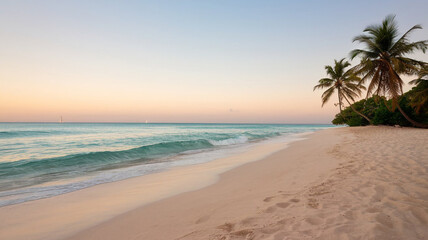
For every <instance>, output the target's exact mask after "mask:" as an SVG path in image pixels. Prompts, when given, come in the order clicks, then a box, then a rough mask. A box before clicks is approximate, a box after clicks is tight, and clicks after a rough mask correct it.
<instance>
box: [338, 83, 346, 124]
mask: <svg viewBox="0 0 428 240" xmlns="http://www.w3.org/2000/svg"><path fill="white" fill-rule="evenodd" d="M337 97H338V98H339V110H340V116H342V118H343V119H345V118H344V117H343V113H342V98H341V97H340V90H339V89H338V90H337Z"/></svg>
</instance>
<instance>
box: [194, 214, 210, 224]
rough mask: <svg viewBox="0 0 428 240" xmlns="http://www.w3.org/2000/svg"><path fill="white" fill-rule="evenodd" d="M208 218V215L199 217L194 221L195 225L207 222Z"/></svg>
mask: <svg viewBox="0 0 428 240" xmlns="http://www.w3.org/2000/svg"><path fill="white" fill-rule="evenodd" d="M209 218H210V216H209V215H206V216H203V217H200V218H199V219H198V220H196V222H195V223H196V224H199V223H203V222H205V221H207V220H208V219H209Z"/></svg>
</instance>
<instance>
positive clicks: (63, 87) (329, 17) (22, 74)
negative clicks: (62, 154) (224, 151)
mask: <svg viewBox="0 0 428 240" xmlns="http://www.w3.org/2000/svg"><path fill="white" fill-rule="evenodd" d="M427 8H428V3H427V2H426V1H358V2H351V1H298V2H297V1H296V2H291V1H229V0H227V1H197V0H194V1H187V0H183V1H176V0H171V1H18V0H12V1H4V0H1V1H0V43H1V44H0V121H43V122H50V121H58V120H59V117H60V116H61V115H62V116H63V118H64V120H65V121H69V122H71V121H78V122H79V121H80V122H92V121H95V122H142V121H145V120H148V121H150V122H257V123H329V122H330V121H331V119H332V118H333V117H334V115H335V114H336V113H337V111H338V110H337V108H336V107H334V106H333V103H334V102H335V101H334V100H333V101H331V102H330V103H328V104H327V105H326V106H325V107H324V108H321V101H320V95H321V93H322V92H321V91H317V92H313V91H312V88H313V86H314V85H315V84H316V82H317V81H318V79H320V78H323V77H325V71H324V65H327V64H329V65H330V64H332V63H333V59H340V58H342V57H347V56H348V53H349V51H350V50H352V49H354V48H357V47H358V45H357V44H355V43H352V38H353V37H354V36H356V35H358V34H360V33H361V32H362V30H363V29H364V28H365V27H366V26H367V25H370V24H376V23H380V22H381V21H382V19H383V18H384V17H385V16H386V15H388V14H391V13H392V14H396V15H397V17H396V19H397V21H398V23H399V27H400V29H401V31H402V32H404V31H405V30H407V29H408V28H410V27H411V26H413V25H415V24H422V25H423V26H424V27H425V28H424V29H423V30H419V31H417V32H416V33H415V34H413V35H412V37H411V39H412V40H414V41H416V40H424V39H428V18H427V17H426V9H427ZM413 57H415V58H417V59H420V60H424V61H428V56H427V54H425V55H422V54H418V55H414V56H413ZM407 89H408V87H407Z"/></svg>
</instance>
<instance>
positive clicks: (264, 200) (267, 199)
mask: <svg viewBox="0 0 428 240" xmlns="http://www.w3.org/2000/svg"><path fill="white" fill-rule="evenodd" d="M273 198H274V196H272V197H267V198H265V199H263V202H270V201H271V200H272V199H273Z"/></svg>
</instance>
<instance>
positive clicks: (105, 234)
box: [0, 127, 428, 240]
mask: <svg viewBox="0 0 428 240" xmlns="http://www.w3.org/2000/svg"><path fill="white" fill-rule="evenodd" d="M306 137H307V139H305V140H302V141H297V142H293V143H291V144H290V146H288V147H287V148H285V149H283V148H284V146H285V145H284V144H278V143H277V144H270V145H264V146H259V147H258V149H252V150H249V151H248V152H247V153H246V154H244V155H241V156H240V157H239V159H247V160H248V158H252V160H251V161H249V162H250V163H246V164H245V165H242V166H240V167H237V168H233V166H237V165H239V164H235V165H233V166H231V165H227V166H225V163H226V162H228V161H230V160H231V159H228V160H227V161H223V162H218V161H213V162H210V163H206V164H200V165H195V166H190V167H185V168H181V169H177V170H176V172H175V173H174V171H171V172H172V175H170V176H171V178H170V179H169V181H170V182H175V178H177V179H178V178H180V179H193V178H186V177H185V176H193V175H194V174H197V177H198V178H200V179H201V181H200V182H197V183H194V182H190V181H189V180H187V182H186V180H183V181H182V182H179V183H180V184H177V185H175V186H172V185H170V184H169V183H168V184H166V185H169V186H172V188H171V189H165V188H161V185H162V184H163V183H165V181H166V180H165V179H164V177H165V176H162V179H163V181H164V182H161V183H160V184H159V182H158V181H160V179H161V178H158V177H159V175H156V174H153V175H152V176H151V177H146V178H145V180H144V181H146V182H144V181H143V183H141V180H142V178H133V179H129V180H125V181H121V182H115V183H109V184H103V185H100V186H96V187H92V188H88V189H84V190H81V191H76V192H73V193H71V194H64V195H61V196H57V197H53V198H49V199H43V200H37V201H33V202H27V203H23V204H17V205H12V206H6V207H2V208H0V218H1V219H2V221H1V222H0V238H1V239H275V240H277V239H426V238H427V237H428V177H427V176H428V175H427V174H428V149H427V147H426V146H427V144H428V131H427V130H423V129H414V128H393V127H357V128H349V127H347V128H334V129H327V130H321V131H318V132H315V133H313V134H311V135H309V136H306ZM281 149H282V150H281ZM272 153H273V154H272ZM267 155H268V156H267ZM264 156H267V157H264ZM263 157H264V158H263ZM260 158H263V159H262V160H259V161H255V160H258V159H260ZM235 161H238V160H237V159H235ZM244 162H245V161H244ZM207 164H215V166H217V169H218V173H222V172H224V173H222V174H221V175H220V178H219V179H217V177H214V178H213V177H207V178H204V174H203V171H202V170H203V168H205V169H206V167H207ZM241 164H242V163H241ZM209 168H210V169H213V168H215V167H213V166H210V167H209ZM219 169H220V170H219ZM230 169H231V170H230ZM169 174H171V173H169ZM174 174H176V175H174ZM125 183H126V186H125V185H124V184H125ZM150 183H151V184H153V186H152V188H150V189H143V188H141V187H139V186H147V184H150ZM155 183H158V184H155ZM141 184H143V185H141ZM144 184H146V185H144ZM182 184H187V185H191V187H190V188H188V189H178V188H179V186H182ZM207 185H209V186H207ZM173 189H175V191H172V190H173ZM145 191H148V192H145ZM157 191H158V192H157ZM178 192H184V193H181V194H178V195H177V193H178ZM113 193H114V194H113ZM108 194H111V195H108ZM156 194H158V196H157V198H162V200H159V201H154V200H153V199H149V198H150V197H148V196H154V195H156ZM159 194H160V195H162V196H159ZM144 197H146V199H144ZM139 206H140V207H139ZM105 209H108V210H107V211H105ZM101 210H103V211H101ZM88 213H89V214H88ZM64 223H70V224H68V228H67V229H66V230H64V229H63V228H64V227H63V226H64ZM71 223H72V224H71ZM52 226H54V227H52ZM82 229H84V230H82Z"/></svg>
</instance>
